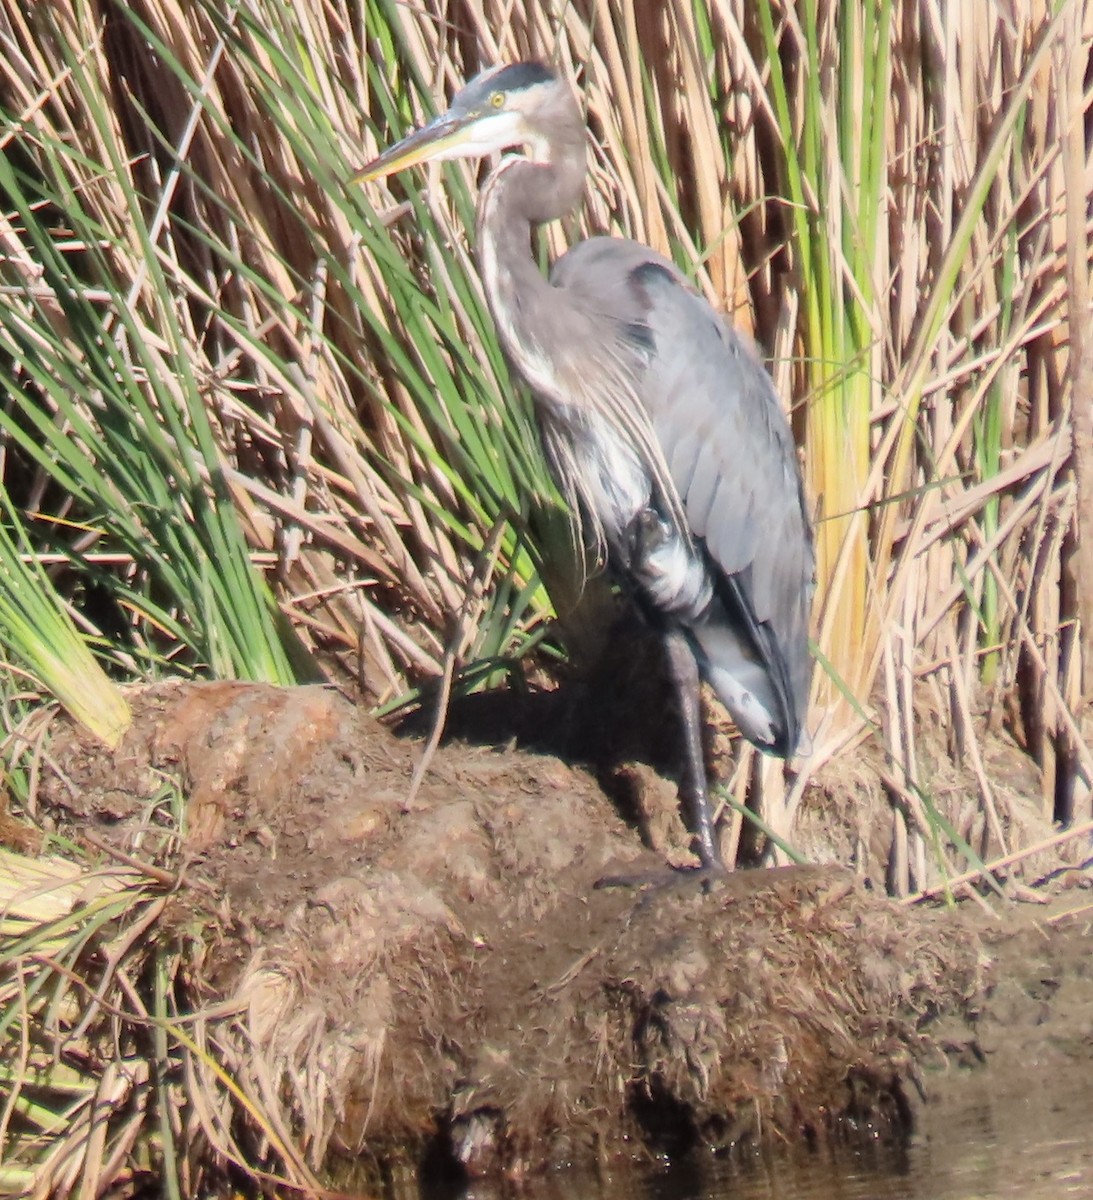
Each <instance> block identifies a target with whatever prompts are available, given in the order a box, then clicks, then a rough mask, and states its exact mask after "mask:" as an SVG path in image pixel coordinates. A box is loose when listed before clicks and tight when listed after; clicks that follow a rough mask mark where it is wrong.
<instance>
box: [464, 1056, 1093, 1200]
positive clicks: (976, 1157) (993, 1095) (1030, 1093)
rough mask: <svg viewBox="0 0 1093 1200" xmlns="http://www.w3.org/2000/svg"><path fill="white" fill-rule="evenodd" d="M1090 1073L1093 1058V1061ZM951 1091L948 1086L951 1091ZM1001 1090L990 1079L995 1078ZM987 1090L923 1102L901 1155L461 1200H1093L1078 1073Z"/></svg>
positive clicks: (800, 1159)
mask: <svg viewBox="0 0 1093 1200" xmlns="http://www.w3.org/2000/svg"><path fill="white" fill-rule="evenodd" d="M1090 1065H1091V1066H1093V1056H1091V1064H1090ZM954 1082H955V1084H956V1086H953V1083H954ZM995 1083H996V1084H997V1081H995ZM1010 1083H1011V1086H1010V1087H1009V1088H1007V1089H1006V1091H1005V1092H1001V1091H991V1090H989V1088H988V1084H987V1082H986V1080H985V1078H983V1077H981V1076H979V1075H977V1074H975V1073H972V1074H970V1075H969V1076H968V1078H967V1079H962V1080H956V1081H950V1084H949V1087H948V1088H947V1090H946V1095H945V1098H944V1100H943V1101H939V1102H938V1103H935V1104H928V1105H926V1107H925V1109H924V1110H923V1111H922V1112H921V1121H920V1124H921V1129H920V1132H919V1133H918V1134H917V1135H916V1137H915V1138H914V1139H913V1140H912V1143H911V1144H910V1145H908V1146H884V1145H879V1144H878V1145H874V1146H867V1147H866V1148H865V1149H862V1150H856V1151H852V1150H849V1149H843V1148H839V1149H834V1150H832V1149H827V1150H820V1151H814V1152H809V1151H805V1150H798V1151H795V1152H794V1153H792V1154H791V1153H789V1152H786V1153H784V1154H773V1153H772V1154H763V1155H756V1156H755V1157H754V1158H752V1159H749V1160H746V1161H744V1162H718V1161H716V1160H713V1159H710V1160H707V1161H703V1159H702V1158H701V1156H698V1155H695V1156H692V1157H691V1158H689V1159H688V1160H686V1161H685V1162H681V1163H677V1164H665V1165H664V1166H663V1167H661V1168H660V1169H657V1168H647V1169H646V1170H644V1171H638V1170H637V1169H636V1168H635V1169H626V1168H620V1169H618V1170H617V1171H613V1172H611V1173H610V1174H607V1175H601V1176H599V1177H596V1178H589V1177H588V1176H587V1175H572V1174H567V1173H557V1174H554V1175H551V1176H549V1177H547V1178H536V1179H532V1180H529V1181H526V1182H525V1184H524V1185H523V1186H522V1187H515V1186H513V1185H511V1184H509V1185H507V1186H503V1185H499V1184H475V1185H473V1186H471V1187H468V1188H466V1189H464V1190H463V1191H462V1192H458V1193H456V1194H455V1195H456V1196H458V1197H459V1198H460V1200H513V1198H514V1197H519V1198H520V1200H1002V1198H1003V1197H1021V1198H1022V1200H1067V1198H1069V1197H1090V1198H1091V1200H1093V1137H1091V1136H1090V1130H1089V1116H1088V1114H1089V1107H1088V1103H1089V1102H1088V1089H1087V1087H1086V1076H1085V1075H1084V1073H1082V1072H1081V1071H1077V1072H1074V1077H1073V1078H1070V1079H1067V1080H1065V1081H1062V1082H1060V1080H1058V1079H1054V1080H1043V1079H1039V1078H1037V1077H1036V1075H1035V1073H1033V1074H1032V1075H1030V1076H1029V1078H1028V1080H1027V1087H1025V1088H1022V1087H1021V1086H1020V1084H1021V1080H1012V1081H1010Z"/></svg>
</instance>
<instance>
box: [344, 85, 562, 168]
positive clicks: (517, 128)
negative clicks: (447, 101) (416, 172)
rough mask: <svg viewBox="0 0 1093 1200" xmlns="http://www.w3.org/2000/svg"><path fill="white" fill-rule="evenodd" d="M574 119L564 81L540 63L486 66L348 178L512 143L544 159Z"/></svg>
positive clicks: (477, 155) (469, 154) (470, 155)
mask: <svg viewBox="0 0 1093 1200" xmlns="http://www.w3.org/2000/svg"><path fill="white" fill-rule="evenodd" d="M575 121H576V125H577V128H578V129H580V124H579V121H580V117H579V114H578V112H577V108H576V104H575V103H574V101H573V97H572V94H571V93H570V90H569V88H568V86H567V85H566V84H565V83H564V82H563V81H562V80H561V79H559V78H558V76H557V75H555V74H554V72H553V71H551V70H550V69H549V68H548V67H544V66H543V65H542V63H537V62H523V63H514V64H512V65H511V66H501V67H491V68H490V69H489V70H488V71H483V72H482V73H481V74H480V75H476V76H475V78H474V79H472V80H471V81H470V83H468V84H467V86H466V87H465V88H463V90H462V91H460V92H458V93H457V94H456V97H455V99H454V100H453V101H452V106H451V108H449V109H448V111H447V112H446V113H442V114H441V115H440V116H439V117H436V118H435V119H434V120H432V121H430V122H429V123H428V124H427V125H425V126H423V127H422V128H421V129H415V130H414V132H413V133H411V134H410V135H409V136H408V137H405V138H403V140H402V141H401V142H398V143H397V144H396V145H394V146H391V147H390V148H388V149H387V150H385V151H384V152H383V153H382V154H381V155H380V156H379V157H378V158H376V159H374V160H373V161H372V162H370V163H367V164H366V165H365V166H363V167H362V168H361V169H360V170H359V171H356V172H355V173H354V175H353V182H354V183H363V182H364V181H366V180H369V179H378V178H380V177H381V176H383V175H393V174H394V173H395V172H396V171H401V170H403V169H405V168H406V167H412V166H415V165H416V164H417V163H423V162H444V161H446V160H448V159H453V158H485V157H486V156H487V155H489V154H493V153H495V152H497V151H500V150H508V149H510V148H512V147H514V146H522V147H523V148H524V149H525V151H526V153H527V154H528V156H529V157H530V158H532V159H535V160H539V161H545V160H547V159H549V158H550V156H551V150H552V146H553V145H554V144H555V142H556V141H557V140H558V139H559V138H560V137H562V136H566V135H568V134H569V132H570V129H571V128H572V127H573V125H574V122H575Z"/></svg>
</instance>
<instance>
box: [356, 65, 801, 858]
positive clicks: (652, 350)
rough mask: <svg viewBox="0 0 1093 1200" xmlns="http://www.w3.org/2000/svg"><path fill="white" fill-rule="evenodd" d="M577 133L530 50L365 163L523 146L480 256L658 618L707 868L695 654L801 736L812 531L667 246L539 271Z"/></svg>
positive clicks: (717, 333) (762, 404) (546, 426)
mask: <svg viewBox="0 0 1093 1200" xmlns="http://www.w3.org/2000/svg"><path fill="white" fill-rule="evenodd" d="M585 136H586V135H585V130H584V124H583V122H582V120H581V116H580V112H579V110H578V108H577V105H576V102H575V100H574V98H573V95H572V93H571V92H570V90H569V88H568V87H567V86H566V85H565V84H564V83H563V82H562V81H561V80H559V79H558V78H557V77H556V76H555V75H554V74H553V73H552V72H550V71H549V70H548V69H547V68H545V67H543V66H541V65H540V64H536V63H522V64H517V65H515V66H510V67H503V68H498V69H494V70H492V71H488V72H484V73H483V74H482V75H480V76H478V77H477V78H476V79H474V80H472V81H471V83H469V84H468V85H467V87H466V88H464V89H463V91H462V92H460V93H459V94H458V95H457V96H456V98H455V100H454V101H453V103H452V107H451V109H450V110H449V111H448V112H447V113H445V114H444V115H443V116H441V117H439V118H437V120H436V121H434V122H432V123H430V125H428V126H426V127H425V128H424V129H422V130H419V131H417V132H416V133H414V134H411V135H410V137H409V138H407V139H406V140H405V141H404V142H401V143H399V145H398V146H395V147H392V149H390V150H388V151H387V152H385V153H384V154H383V155H381V156H380V158H379V159H377V160H376V161H375V163H373V164H371V165H370V166H369V167H366V168H365V169H364V171H363V172H362V173H361V177H362V178H372V177H375V176H376V175H380V174H385V173H388V172H389V171H391V170H397V169H399V168H400V167H402V166H406V165H409V164H410V163H412V162H417V161H422V160H424V159H427V158H455V157H480V156H482V155H484V154H487V153H489V152H491V151H493V150H497V149H502V148H505V147H509V146H514V145H519V146H520V147H522V148H523V150H524V156H519V157H506V158H504V159H502V161H501V163H500V165H499V166H498V167H497V169H496V170H495V171H494V172H493V173H492V174H491V175H490V176H489V178H488V179H487V181H486V182H485V184H484V185H483V187H482V191H481V193H480V197H479V205H478V221H477V253H478V264H479V270H480V273H481V275H482V280H483V284H484V287H485V291H486V295H487V298H488V301H489V304H490V309H491V312H492V314H493V317H494V320H495V322H496V324H497V328H498V333H499V335H500V338H501V342H502V344H503V346H504V348H505V351H506V354H507V355H508V357H509V360H510V361H511V363H512V365H513V367H514V368H515V370H516V371H517V373H518V374H520V375H521V376H522V377H523V378H524V380H525V381H526V382H527V384H528V385H529V387H530V388H531V390H532V392H533V394H534V396H535V400H536V406H537V411H538V415H539V419H540V425H541V428H542V431H543V438H544V443H545V445H546V448H547V450H548V453H549V455H550V458H551V461H552V463H553V466H554V469H555V471H556V473H557V475H558V478H559V481H560V483H561V485H562V487H563V488H564V489H565V491H566V492H567V494H568V495H569V497H570V498H571V500H572V502H573V505H574V509H575V511H576V512H578V513H579V514H580V516H581V519H582V520H583V523H584V525H585V528H586V531H587V533H588V535H589V537H590V538H591V540H592V541H594V542H595V543H597V544H599V545H600V546H601V547H602V548H604V549H605V550H606V552H607V554H608V557H609V561H610V562H611V564H612V566H613V567H614V569H615V570H616V571H617V572H618V573H619V574H620V575H621V576H622V577H623V578H624V579H625V580H626V581H627V582H628V583H629V585H630V586H631V587H632V588H633V590H634V592H635V594H636V596H637V598H638V601H639V603H640V604H641V606H642V608H643V609H644V610H645V611H646V613H647V614H648V615H649V617H650V619H651V620H652V621H654V622H655V623H656V624H657V625H658V626H659V627H660V628H661V629H662V630H663V631H664V634H665V640H666V644H667V647H668V653H669V662H670V664H671V666H672V670H673V674H674V676H675V678H676V682H677V685H678V687H679V690H680V697H681V703H682V709H683V718H684V734H685V750H686V755H685V758H686V763H687V767H688V772H689V775H690V781H689V782H690V784H691V790H692V793H693V795H692V806H693V812H692V817H693V821H692V823H693V824H694V825H695V833H696V836H697V839H698V850H699V853H700V856H701V858H702V860H703V863H704V865H705V866H707V867H711V866H717V865H719V863H720V856H719V853H718V850H717V847H716V842H715V839H714V837H713V833H712V827H711V824H710V816H709V809H708V802H707V797H706V783H705V773H704V769H703V767H702V763H701V743H700V740H699V736H698V730H697V712H698V708H697V678H696V677H695V676H694V670H695V666H696V665H697V667H698V669H699V670H700V671H701V672H702V674H703V675H704V676H705V677H706V678H707V679H709V681H710V683H711V684H712V685H713V687H714V688H715V690H716V691H717V693H718V695H719V696H720V697H721V699H722V700H723V702H724V703H725V705H726V707H727V708H728V710H729V712H730V714H731V715H732V717H733V719H734V720H735V721H736V723H737V725H738V726H739V728H740V730H741V732H742V733H743V734H744V736H745V737H747V738H748V739H749V740H751V741H752V742H754V743H755V744H756V745H758V746H760V747H761V748H762V749H764V750H768V751H771V752H773V753H775V754H778V755H781V756H783V757H788V756H790V755H791V754H793V753H794V751H795V750H796V748H797V745H798V742H799V739H800V736H801V732H802V729H803V725H804V719H805V712H806V708H807V702H808V685H809V675H810V665H811V664H810V658H809V653H808V620H809V608H810V603H811V593H812V575H813V550H812V537H811V531H810V528H809V523H808V518H807V515H806V511H805V504H804V497H803V492H802V487H801V480H800V473H799V471H798V467H797V459H796V453H795V450H794V445H793V439H792V436H791V433H790V430H789V426H788V423H787V421H786V418H785V416H784V414H783V412H782V409H781V407H780V405H779V403H778V399H777V396H776V395H775V393H774V388H773V386H772V384H771V381H770V376H769V375H768V374H767V372H766V371H765V370H764V368H763V367H762V365H761V363H760V362H759V360H758V358H757V357H756V354H755V352H754V350H753V348H752V347H751V345H750V344H749V343H748V342H747V341H746V340H745V339H744V338H742V337H741V336H740V335H739V334H738V333H736V332H735V331H734V330H733V329H731V328H730V327H729V326H727V325H726V324H725V322H724V321H723V320H722V319H721V318H720V317H719V316H718V315H717V313H716V312H715V311H714V310H713V309H712V308H711V307H710V305H709V304H708V303H707V302H706V301H705V300H704V299H702V298H701V297H700V296H699V295H698V294H696V292H695V291H694V290H693V289H692V288H691V287H690V285H689V284H688V283H687V281H686V279H685V278H684V277H683V276H682V275H681V274H680V272H679V271H678V270H677V269H676V267H675V266H674V265H673V264H672V263H671V262H669V261H668V260H667V259H665V258H664V257H663V256H661V255H659V254H657V253H656V252H655V251H653V250H651V249H649V248H648V247H646V246H642V245H640V244H639V243H636V242H632V241H627V240H622V239H616V238H604V237H598V238H592V239H590V240H588V241H586V242H582V243H580V244H578V245H577V246H575V247H574V248H573V249H572V250H570V251H569V252H568V253H567V254H565V255H563V256H562V257H561V258H560V259H559V260H558V261H557V263H555V265H554V268H553V270H552V271H551V273H550V278H549V281H548V280H547V279H545V278H544V277H543V276H542V274H541V273H540V271H539V269H538V267H537V265H536V263H535V260H534V258H533V256H532V254H531V248H530V237H531V229H532V226H534V225H535V224H538V223H541V222H545V221H550V220H554V219H555V218H557V217H559V216H562V215H564V214H565V213H566V212H568V211H569V210H570V209H572V208H573V207H575V205H576V204H577V203H578V201H579V199H580V195H581V190H582V188H583V184H584V178H585V170H586V166H585ZM692 693H693V694H692Z"/></svg>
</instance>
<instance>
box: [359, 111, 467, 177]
mask: <svg viewBox="0 0 1093 1200" xmlns="http://www.w3.org/2000/svg"><path fill="white" fill-rule="evenodd" d="M477 119H478V118H477V116H476V115H465V114H462V113H461V114H458V115H454V116H453V114H452V113H450V112H446V113H442V114H441V115H440V116H439V117H436V118H435V119H434V120H432V121H430V122H429V123H428V125H423V126H422V127H421V128H420V129H415V130H414V131H413V133H411V134H409V135H408V136H407V137H404V138H403V139H402V141H401V142H396V143H395V145H393V146H389V147H388V148H387V149H386V150H384V152H383V153H382V154H381V155H380V156H379V157H378V158H374V159H373V160H372V161H371V162H370V163H365V165H364V166H363V167H361V168H360V169H359V170H357V171H354V172H353V174H352V175H351V176H350V182H351V183H367V182H368V180H370V179H379V178H381V177H382V176H384V175H394V174H395V172H396V171H403V170H405V169H406V168H407V167H413V166H416V165H417V164H418V163H422V162H432V161H434V160H437V159H441V160H442V159H448V158H461V157H463V154H462V153H461V151H462V150H463V148H464V147H465V146H466V145H467V143H468V141H470V139H471V136H472V133H471V131H472V129H473V127H474V125H475V123H476V121H477Z"/></svg>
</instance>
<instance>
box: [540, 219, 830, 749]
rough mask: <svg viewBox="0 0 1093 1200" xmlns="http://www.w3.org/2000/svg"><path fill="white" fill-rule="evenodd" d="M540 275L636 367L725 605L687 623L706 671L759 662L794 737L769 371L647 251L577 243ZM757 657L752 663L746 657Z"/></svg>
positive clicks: (782, 486) (790, 524) (802, 671)
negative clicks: (579, 303)
mask: <svg viewBox="0 0 1093 1200" xmlns="http://www.w3.org/2000/svg"><path fill="white" fill-rule="evenodd" d="M551 282H552V283H554V284H555V285H556V286H560V287H565V288H567V289H568V290H569V291H570V293H571V294H573V295H581V296H582V297H583V298H584V302H585V303H587V304H589V305H590V306H592V307H593V308H594V309H595V310H596V311H597V313H598V314H600V315H602V316H603V317H604V318H608V319H610V320H612V321H614V322H616V328H617V336H618V337H619V338H621V339H625V340H627V341H628V342H629V343H630V344H631V345H632V346H633V347H634V348H635V352H636V354H637V356H638V358H639V361H640V362H641V364H642V366H641V369H640V376H639V380H638V383H637V386H636V391H637V394H638V396H639V397H640V399H641V401H642V403H643V404H644V406H645V409H646V412H647V414H648V418H649V421H650V423H651V425H652V428H653V431H654V434H655V437H656V441H657V443H658V444H659V448H660V451H661V453H662V455H663V458H664V460H665V462H666V464H667V467H668V471H669V474H670V477H671V479H672V482H673V483H674V485H675V488H676V491H677V492H678V495H679V498H680V500H681V502H682V505H683V508H684V511H685V513H686V517H687V522H688V524H689V526H690V529H691V532H692V533H693V535H694V537H695V538H696V539H699V540H700V545H701V548H702V550H703V553H704V554H705V555H707V556H708V559H709V561H710V565H711V567H712V574H713V576H714V583H715V586H716V587H717V588H718V590H719V591H721V592H722V593H723V594H724V599H725V601H726V605H725V607H726V610H727V627H726V628H718V627H711V628H708V629H705V630H703V629H701V628H698V627H695V628H694V629H693V633H694V635H695V637H696V639H697V640H698V642H699V645H700V647H701V648H702V649H703V650H704V651H705V652H706V654H707V656H708V657H710V658H712V659H713V660H714V661H713V662H712V663H710V664H709V665H710V666H711V667H713V668H714V669H713V670H711V671H710V672H709V673H710V675H711V680H712V681H713V682H714V684H715V686H717V679H716V667H717V661H716V660H717V659H718V658H721V659H723V660H724V661H725V662H726V663H730V664H735V665H731V666H730V669H731V670H734V671H742V672H744V673H745V674H746V673H747V672H748V671H751V673H752V674H753V675H754V674H755V673H756V672H755V668H758V667H762V669H763V670H765V672H766V673H767V674H768V675H769V676H771V678H770V679H769V683H768V685H767V687H766V689H763V690H765V691H766V692H767V693H769V692H770V685H771V684H773V691H774V693H775V696H774V699H776V700H777V701H779V705H778V706H779V707H781V708H783V709H784V711H783V712H781V713H777V714H776V715H777V717H778V718H779V724H783V729H782V731H781V732H782V734H783V735H784V737H785V739H787V740H789V741H791V742H794V743H795V741H796V734H797V731H798V730H799V726H800V722H801V721H802V720H803V717H804V710H805V706H806V704H807V691H808V680H809V674H810V663H809V655H808V615H809V607H810V602H811V588H812V577H813V549H812V537H811V531H810V528H809V522H808V518H807V514H806V511H805V504H804V498H803V493H802V488H801V481H800V472H799V470H798V466H797V459H796V452H795V449H794V445H793V438H792V435H791V433H790V429H789V425H788V423H787V421H786V418H785V415H784V413H783V411H782V408H781V406H780V404H779V402H778V397H777V395H776V394H775V392H774V387H773V384H772V383H771V379H770V376H769V375H768V373H767V372H766V370H765V369H764V367H763V365H762V364H761V363H760V361H759V359H758V357H757V356H756V353H755V351H754V349H753V348H752V346H751V345H750V344H749V343H748V341H746V340H745V339H744V338H743V337H742V336H741V335H740V334H738V333H736V332H735V331H734V330H732V329H731V328H729V327H728V326H727V325H726V324H725V322H724V321H722V320H721V318H720V317H719V316H718V315H717V313H716V312H715V311H714V310H713V309H712V308H711V307H710V305H709V304H708V303H707V302H706V301H705V300H704V299H702V298H701V297H700V296H698V295H697V294H696V293H695V292H694V291H693V290H692V289H691V288H690V287H689V285H688V284H687V283H686V281H685V280H684V278H683V277H682V276H681V274H680V273H679V272H678V271H677V269H676V268H675V267H674V266H673V265H672V264H671V263H670V262H669V261H668V260H667V259H665V258H663V257H662V256H661V255H658V254H656V253H655V252H654V251H652V250H650V249H648V248H647V247H645V246H641V245H639V244H638V243H635V242H627V241H622V240H618V239H614V238H594V239H591V240H589V241H587V242H582V243H580V244H579V245H578V246H576V247H575V248H574V249H573V250H571V251H570V252H569V253H568V254H566V255H565V256H563V258H561V259H560V260H559V261H558V263H557V264H556V267H555V270H554V272H553V273H552V276H551ZM734 610H735V611H734ZM716 624H717V623H716V622H715V626H716ZM741 624H742V625H743V626H744V628H743V629H740V628H738V627H739V626H740V625H741ZM740 636H743V637H744V639H745V641H750V642H751V643H753V644H752V645H751V646H748V645H741V644H740V643H739V637H740ZM734 638H735V639H736V642H735V644H730V643H733V641H734ZM755 654H758V656H759V658H760V659H761V660H762V662H761V663H758V662H753V663H750V665H749V658H754V655H755ZM734 655H735V659H734ZM718 690H719V691H722V692H723V689H722V688H720V687H718ZM723 694H724V692H723ZM731 707H733V706H732V705H730V708H731ZM779 740H782V739H781V738H779ZM793 748H794V747H793V745H790V746H789V749H790V751H792V749H793Z"/></svg>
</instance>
